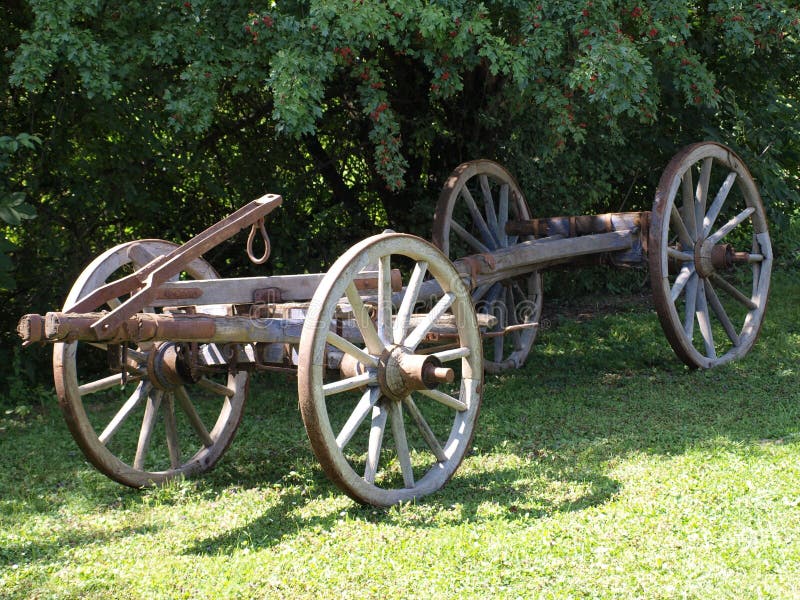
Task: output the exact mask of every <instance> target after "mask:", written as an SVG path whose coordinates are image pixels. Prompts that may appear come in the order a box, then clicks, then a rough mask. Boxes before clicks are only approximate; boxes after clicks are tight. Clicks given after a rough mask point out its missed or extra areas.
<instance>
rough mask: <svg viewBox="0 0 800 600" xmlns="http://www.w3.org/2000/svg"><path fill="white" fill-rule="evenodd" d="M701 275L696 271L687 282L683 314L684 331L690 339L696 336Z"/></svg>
mask: <svg viewBox="0 0 800 600" xmlns="http://www.w3.org/2000/svg"><path fill="white" fill-rule="evenodd" d="M699 280H700V277H699V276H698V275H697V273H694V274H693V275H692V277H691V278H690V279H689V282H688V283H687V284H686V306H685V309H686V312H685V313H684V315H683V331H684V333H686V337H687V338H689V341H692V338H694V319H695V314H694V313H695V308H696V307H697V283H698V281H699Z"/></svg>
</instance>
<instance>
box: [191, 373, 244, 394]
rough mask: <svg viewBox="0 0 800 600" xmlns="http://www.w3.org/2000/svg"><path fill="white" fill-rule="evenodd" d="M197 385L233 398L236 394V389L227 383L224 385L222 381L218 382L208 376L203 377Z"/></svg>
mask: <svg viewBox="0 0 800 600" xmlns="http://www.w3.org/2000/svg"><path fill="white" fill-rule="evenodd" d="M197 385H198V386H200V387H201V388H203V389H205V390H208V391H209V392H213V393H215V394H222V395H223V396H227V397H228V398H233V397H234V396H235V395H236V390H232V389H231V388H229V387H228V386H226V385H222V384H221V383H217V382H216V381H213V380H212V379H209V378H208V377H201V378H200V380H199V381H198V382H197Z"/></svg>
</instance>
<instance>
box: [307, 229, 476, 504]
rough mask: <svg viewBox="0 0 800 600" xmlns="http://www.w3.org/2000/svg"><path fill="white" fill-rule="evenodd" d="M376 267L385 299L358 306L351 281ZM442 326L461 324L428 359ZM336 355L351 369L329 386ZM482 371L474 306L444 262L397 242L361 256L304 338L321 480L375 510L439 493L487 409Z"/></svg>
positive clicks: (342, 267)
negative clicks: (396, 281) (342, 329)
mask: <svg viewBox="0 0 800 600" xmlns="http://www.w3.org/2000/svg"><path fill="white" fill-rule="evenodd" d="M370 265H377V268H378V288H379V289H378V291H377V295H376V296H374V297H372V298H370V297H366V298H362V296H361V295H359V291H358V289H357V288H356V285H355V283H354V278H355V276H356V274H357V273H358V272H359V271H361V270H363V269H365V268H367V267H368V266H370ZM393 267H394V268H399V269H401V271H402V272H404V273H405V274H406V275H407V277H408V280H407V281H408V283H407V286H406V287H405V288H404V291H403V292H398V293H397V294H396V295H395V296H394V304H395V305H396V306H397V311H396V313H395V312H394V311H393V295H392V288H391V269H392V268H393ZM370 268H374V267H370ZM427 277H429V278H427ZM433 280H435V282H437V283H438V286H437V285H436V284H435V283H433V284H432V281H433ZM432 290H433V291H434V292H435V294H434V297H433V298H432V299H431V298H429V297H428V296H429V295H430V294H431V291H432ZM421 309H422V310H423V311H424V312H423V313H420V312H419V310H421ZM373 316H374V318H375V321H376V323H375V324H373V320H372V317H373ZM337 317H338V318H348V319H352V320H353V321H354V322H355V325H356V326H357V328H358V330H359V331H360V335H361V337H362V338H363V342H360V343H351V342H350V341H348V340H346V339H344V338H343V337H341V336H340V335H339V334H338V333H337V328H338V325H337V323H336V320H335V319H336V318H337ZM442 320H448V322H450V323H455V327H456V335H455V336H454V337H453V338H449V339H448V340H447V341H448V343H447V345H441V346H439V347H436V346H433V347H430V346H428V347H424V348H423V346H424V345H425V342H426V340H428V338H429V337H431V336H429V335H428V334H429V333H430V332H431V331H432V330H433V329H434V328H435V327H436V325H437V323H440V322H441V321H442ZM331 348H336V349H338V350H340V351H341V352H343V353H344V357H343V358H342V360H341V363H340V365H339V368H338V372H337V373H335V374H334V376H333V377H332V378H331V377H328V379H326V364H325V362H326V356H327V355H328V354H329V352H328V351H327V350H330V349H331ZM481 363H482V355H481V341H480V335H479V332H478V326H477V319H476V316H475V312H474V310H473V307H472V303H471V301H470V297H469V294H468V292H467V290H466V288H465V287H464V284H463V283H462V281H461V279H460V278H459V276H458V274H457V273H456V271H455V269H454V268H453V265H452V264H451V263H450V261H448V260H447V259H446V258H445V257H444V256H443V255H442V253H441V252H439V251H438V250H437V249H436V248H434V247H433V246H432V245H430V244H429V243H428V242H425V241H424V240H421V239H419V238H416V237H413V236H410V235H402V234H383V235H379V236H374V237H371V238H368V239H366V240H364V241H362V242H360V243H359V244H357V245H355V246H354V247H353V248H351V249H350V250H349V251H348V252H346V253H345V254H344V255H342V256H341V257H340V258H339V260H337V261H336V263H334V265H333V266H332V267H331V269H330V271H328V273H327V274H326V275H325V278H324V279H323V280H322V283H321V284H320V285H319V287H318V288H317V291H316V293H315V294H314V298H313V300H312V302H311V306H310V309H309V311H308V314H307V316H306V320H305V323H304V326H303V332H302V336H301V338H300V363H299V365H298V366H299V372H298V394H299V398H300V409H301V412H302V416H303V422H304V423H305V426H306V430H307V431H308V436H309V439H310V440H311V446H312V447H313V449H314V453H315V454H316V456H317V458H318V459H319V462H320V464H321V465H322V468H323V469H324V470H325V473H326V474H327V475H328V476H329V477H330V478H331V479H332V480H333V481H334V482H335V483H336V484H337V485H338V486H339V487H340V488H341V489H342V490H343V491H344V492H345V493H347V494H348V495H349V496H351V497H352V498H354V499H355V500H357V501H359V502H362V503H368V504H374V505H378V506H387V505H391V504H394V503H396V502H400V501H404V500H410V499H412V498H418V497H421V496H424V495H426V494H430V493H431V492H434V491H436V490H438V489H439V488H440V487H442V486H443V485H444V484H445V482H447V480H448V479H449V478H450V477H451V476H452V475H453V473H454V472H455V470H456V468H457V467H458V465H459V464H460V463H461V461H462V459H463V458H464V455H465V453H466V452H467V450H468V448H469V445H470V441H471V439H472V434H473V429H474V427H475V421H476V418H477V416H478V410H479V407H480V400H481V385H482V379H483V367H482V364H481ZM327 371H328V373H329V374H330V369H328V370H327ZM387 424H388V425H389V428H390V430H391V439H392V446H391V447H388V448H387V444H384V438H385V437H386V436H385V433H386V428H387Z"/></svg>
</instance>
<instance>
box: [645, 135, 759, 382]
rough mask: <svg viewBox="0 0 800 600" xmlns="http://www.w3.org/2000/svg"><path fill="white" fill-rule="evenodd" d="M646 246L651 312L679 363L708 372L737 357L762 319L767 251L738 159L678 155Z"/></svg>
mask: <svg viewBox="0 0 800 600" xmlns="http://www.w3.org/2000/svg"><path fill="white" fill-rule="evenodd" d="M648 244H649V252H648V261H649V266H650V277H651V281H652V287H653V295H654V300H655V306H656V311H657V313H658V317H659V319H660V321H661V326H662V327H663V328H664V332H665V333H666V335H667V339H668V340H669V343H670V344H671V345H672V348H673V349H674V350H675V353H676V354H677V355H678V356H679V357H680V359H681V360H683V361H684V362H685V363H686V364H687V365H689V366H690V367H693V368H697V367H700V368H709V367H713V366H716V365H719V364H723V363H725V362H728V361H731V360H734V359H736V358H740V357H742V356H744V355H745V354H746V353H747V352H748V351H749V350H750V348H751V347H752V345H753V343H754V342H755V340H756V337H757V336H758V332H759V330H760V328H761V323H762V321H763V319H764V311H765V309H766V305H767V294H768V292H769V281H770V272H771V269H772V245H771V243H770V239H769V233H768V231H767V219H766V216H765V214H764V206H763V205H762V203H761V197H760V196H759V193H758V190H757V189H756V185H755V183H754V182H753V178H752V177H751V176H750V173H749V172H748V170H747V167H745V165H744V163H743V162H742V160H741V159H740V158H739V157H738V156H737V155H736V154H734V153H733V152H732V151H731V150H730V149H728V148H726V147H725V146H722V145H720V144H716V143H711V142H707V143H699V144H693V145H691V146H688V147H686V148H684V149H683V150H681V151H680V152H679V153H678V154H677V155H676V156H675V157H674V158H673V159H672V160H671V161H670V163H669V165H668V166H667V168H666V170H665V171H664V174H663V175H662V176H661V180H660V181H659V184H658V189H657V191H656V198H655V204H654V205H653V213H652V222H651V225H650V233H649V239H648Z"/></svg>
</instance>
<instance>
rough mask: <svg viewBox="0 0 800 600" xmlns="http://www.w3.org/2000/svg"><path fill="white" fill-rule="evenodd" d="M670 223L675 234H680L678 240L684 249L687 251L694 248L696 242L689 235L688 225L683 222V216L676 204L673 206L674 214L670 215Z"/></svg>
mask: <svg viewBox="0 0 800 600" xmlns="http://www.w3.org/2000/svg"><path fill="white" fill-rule="evenodd" d="M670 223H671V224H672V226H673V227H674V228H675V232H676V233H677V234H678V239H680V241H681V244H682V245H683V247H684V248H687V249H688V248H692V247H694V240H692V236H691V234H690V233H689V230H688V229H686V224H685V223H684V222H683V219H682V218H681V215H680V213H679V212H678V209H677V207H676V206H675V205H674V204H673V205H672V212H671V213H670Z"/></svg>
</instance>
